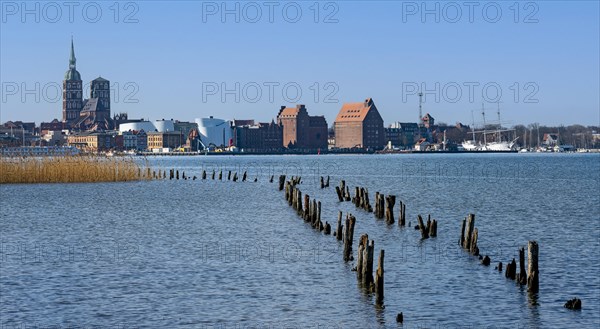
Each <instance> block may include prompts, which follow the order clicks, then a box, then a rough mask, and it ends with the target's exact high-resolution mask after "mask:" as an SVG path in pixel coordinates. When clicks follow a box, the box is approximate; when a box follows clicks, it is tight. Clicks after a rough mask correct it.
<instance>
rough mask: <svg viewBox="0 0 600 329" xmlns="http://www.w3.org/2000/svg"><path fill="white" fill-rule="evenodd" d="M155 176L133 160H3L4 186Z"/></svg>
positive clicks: (0, 170)
mask: <svg viewBox="0 0 600 329" xmlns="http://www.w3.org/2000/svg"><path fill="white" fill-rule="evenodd" d="M152 177H153V176H152V172H151V170H150V167H149V166H148V164H147V162H146V163H145V164H144V163H141V162H140V161H136V160H134V159H132V158H119V157H102V156H90V155H83V156H81V155H76V156H61V157H0V184H21V183H99V182H127V181H138V180H149V179H152Z"/></svg>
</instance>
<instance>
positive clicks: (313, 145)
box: [277, 105, 327, 150]
mask: <svg viewBox="0 0 600 329" xmlns="http://www.w3.org/2000/svg"><path fill="white" fill-rule="evenodd" d="M277 123H278V124H280V125H281V126H283V143H282V144H283V146H284V147H287V148H296V149H324V150H326V149H327V121H326V120H325V117H324V116H310V115H308V111H307V110H306V107H305V106H304V105H296V107H285V106H282V107H281V109H280V110H279V113H278V114H277Z"/></svg>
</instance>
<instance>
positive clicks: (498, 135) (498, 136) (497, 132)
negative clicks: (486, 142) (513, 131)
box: [496, 101, 502, 143]
mask: <svg viewBox="0 0 600 329" xmlns="http://www.w3.org/2000/svg"><path fill="white" fill-rule="evenodd" d="M496 104H498V130H497V131H496V142H498V143H500V142H501V141H502V138H500V125H501V124H502V123H501V122H502V121H500V101H498V102H497V103H496Z"/></svg>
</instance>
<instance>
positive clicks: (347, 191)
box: [346, 186, 350, 201]
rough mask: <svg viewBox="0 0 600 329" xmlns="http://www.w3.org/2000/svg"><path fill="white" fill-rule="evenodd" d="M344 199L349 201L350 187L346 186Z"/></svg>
mask: <svg viewBox="0 0 600 329" xmlns="http://www.w3.org/2000/svg"><path fill="white" fill-rule="evenodd" d="M346 201H350V187H349V186H346Z"/></svg>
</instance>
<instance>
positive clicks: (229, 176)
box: [227, 170, 231, 180]
mask: <svg viewBox="0 0 600 329" xmlns="http://www.w3.org/2000/svg"><path fill="white" fill-rule="evenodd" d="M227 180H231V170H227Z"/></svg>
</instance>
